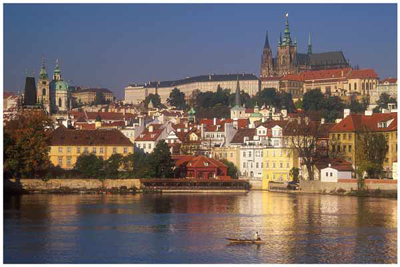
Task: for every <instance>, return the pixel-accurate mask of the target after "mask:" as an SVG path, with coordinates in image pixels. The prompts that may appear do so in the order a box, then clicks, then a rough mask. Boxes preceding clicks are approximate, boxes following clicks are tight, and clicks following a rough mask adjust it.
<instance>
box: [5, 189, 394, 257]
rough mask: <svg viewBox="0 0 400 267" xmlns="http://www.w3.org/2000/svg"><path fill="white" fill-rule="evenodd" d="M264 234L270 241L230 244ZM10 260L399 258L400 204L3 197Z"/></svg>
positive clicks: (258, 195)
mask: <svg viewBox="0 0 400 267" xmlns="http://www.w3.org/2000/svg"><path fill="white" fill-rule="evenodd" d="M256 230H257V231H259V232H260V233H261V237H262V238H263V239H265V240H266V241H267V244H265V245H260V246H255V245H245V246H241V245H229V244H228V243H227V242H226V240H225V238H226V237H238V238H240V237H251V236H252V235H253V234H254V231H256ZM4 259H5V262H6V263H396V262H397V200H390V199H374V198H356V197H343V196H322V195H296V194H284V193H269V192H251V193H248V194H138V195H121V196H120V195H24V196H21V197H17V196H13V197H9V196H8V197H6V198H5V199H4Z"/></svg>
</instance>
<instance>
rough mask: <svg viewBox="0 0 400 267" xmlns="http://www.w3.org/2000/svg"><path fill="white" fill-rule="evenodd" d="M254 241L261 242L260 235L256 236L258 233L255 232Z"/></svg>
mask: <svg viewBox="0 0 400 267" xmlns="http://www.w3.org/2000/svg"><path fill="white" fill-rule="evenodd" d="M254 240H261V237H260V235H259V234H258V232H256V233H255V234H254Z"/></svg>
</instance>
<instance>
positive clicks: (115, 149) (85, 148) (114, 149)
mask: <svg viewBox="0 0 400 267" xmlns="http://www.w3.org/2000/svg"><path fill="white" fill-rule="evenodd" d="M81 151H82V150H81V147H79V146H78V147H76V153H77V154H81V153H82V152H81ZM97 151H98V152H99V154H103V153H104V147H99V150H97V147H93V148H92V151H89V147H83V153H90V152H91V153H93V154H97ZM58 153H60V154H61V153H63V147H62V146H60V147H58ZM67 153H68V154H70V153H72V147H67ZM113 153H114V154H116V153H117V148H116V147H113ZM128 153H129V148H128V147H124V154H128Z"/></svg>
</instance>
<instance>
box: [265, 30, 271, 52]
mask: <svg viewBox="0 0 400 267" xmlns="http://www.w3.org/2000/svg"><path fill="white" fill-rule="evenodd" d="M264 48H270V47H269V40H268V31H267V36H266V37H265V44H264Z"/></svg>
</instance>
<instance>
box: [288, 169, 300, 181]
mask: <svg viewBox="0 0 400 267" xmlns="http://www.w3.org/2000/svg"><path fill="white" fill-rule="evenodd" d="M299 174H300V169H299V168H296V167H293V168H291V169H290V172H289V175H290V178H292V181H294V182H296V183H298V182H299Z"/></svg>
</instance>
